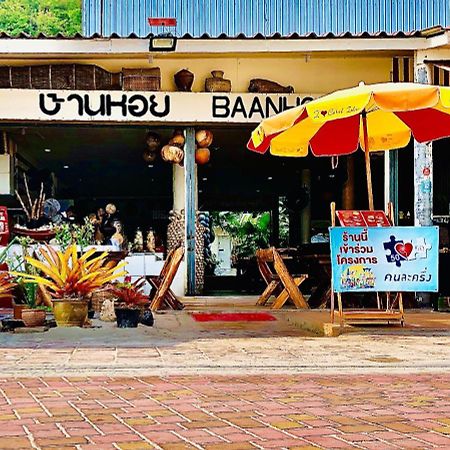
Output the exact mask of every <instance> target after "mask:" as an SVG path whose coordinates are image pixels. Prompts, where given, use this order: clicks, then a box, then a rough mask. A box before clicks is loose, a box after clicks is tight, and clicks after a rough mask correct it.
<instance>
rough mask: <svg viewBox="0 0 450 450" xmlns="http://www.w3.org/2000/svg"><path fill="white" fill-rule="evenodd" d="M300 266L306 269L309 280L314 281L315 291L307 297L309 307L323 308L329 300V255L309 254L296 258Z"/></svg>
mask: <svg viewBox="0 0 450 450" xmlns="http://www.w3.org/2000/svg"><path fill="white" fill-rule="evenodd" d="M297 258H298V260H299V264H300V265H305V266H306V267H307V273H308V275H310V279H313V280H314V279H315V280H316V285H315V289H314V290H313V291H312V293H311V296H310V297H309V300H308V303H309V304H310V305H311V307H313V308H314V307H320V308H325V307H326V305H327V304H328V303H329V301H330V298H331V258H330V254H323V253H311V254H299V255H298V256H297Z"/></svg>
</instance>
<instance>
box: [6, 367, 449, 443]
mask: <svg viewBox="0 0 450 450" xmlns="http://www.w3.org/2000/svg"><path fill="white" fill-rule="evenodd" d="M0 406H1V408H0V449H13V448H14V449H21V448H27V449H29V448H34V449H55V448H57V449H63V448H64V449H65V448H71V449H78V450H80V449H81V450H85V449H86V450H88V449H123V450H127V449H129V450H131V449H147V448H156V449H172V450H177V449H206V450H215V449H217V450H222V449H224V450H227V449H229V450H231V449H235V450H245V449H253V448H257V449H266V448H267V449H271V448H273V449H317V448H324V449H353V448H359V449H391V448H392V449H406V448H421V449H431V448H446V449H449V448H450V375H408V376H399V375H392V376H389V375H356V376H342V375H333V376H317V375H315V376H311V375H280V376H274V375H271V376H260V375H242V376H227V377H225V376H223V377H221V376H213V375H210V376H171V377H139V378H137V377H135V378H121V377H106V376H105V377H44V378H16V379H1V380H0Z"/></svg>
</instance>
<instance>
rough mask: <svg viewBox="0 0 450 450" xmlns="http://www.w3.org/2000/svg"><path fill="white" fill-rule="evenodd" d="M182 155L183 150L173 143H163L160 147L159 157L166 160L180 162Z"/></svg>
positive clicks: (174, 162)
mask: <svg viewBox="0 0 450 450" xmlns="http://www.w3.org/2000/svg"><path fill="white" fill-rule="evenodd" d="M183 157H184V151H183V150H182V149H181V148H179V147H175V146H174V145H165V146H164V147H163V148H162V149H161V158H162V159H163V160H164V161H166V162H170V163H173V164H180V162H181V161H182V160H183Z"/></svg>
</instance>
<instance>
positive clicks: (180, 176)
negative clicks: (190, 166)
mask: <svg viewBox="0 0 450 450" xmlns="http://www.w3.org/2000/svg"><path fill="white" fill-rule="evenodd" d="M194 173H195V186H198V183H197V181H198V180H197V166H195V172H194ZM172 191H173V209H174V210H176V211H181V210H185V211H186V180H185V170H184V167H181V166H180V165H178V164H173V174H172ZM195 205H196V208H197V205H198V189H196V192H195ZM185 246H186V242H185ZM186 288H187V265H186V258H184V260H183V261H182V262H181V264H180V268H179V269H178V274H177V276H176V277H175V279H174V280H173V284H172V290H173V292H174V293H175V295H181V296H182V295H185V294H186V292H187V291H186Z"/></svg>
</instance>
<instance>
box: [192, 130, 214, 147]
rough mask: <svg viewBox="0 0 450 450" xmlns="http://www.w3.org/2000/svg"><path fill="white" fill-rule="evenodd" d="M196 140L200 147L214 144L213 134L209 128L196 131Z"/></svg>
mask: <svg viewBox="0 0 450 450" xmlns="http://www.w3.org/2000/svg"><path fill="white" fill-rule="evenodd" d="M195 140H196V141H197V144H198V146H199V147H202V148H206V147H209V146H210V145H211V144H212V141H213V134H212V133H211V131H209V130H198V131H197V132H196V133H195Z"/></svg>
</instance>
